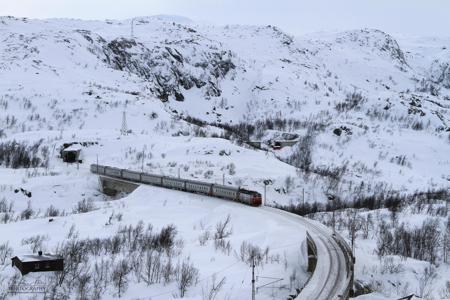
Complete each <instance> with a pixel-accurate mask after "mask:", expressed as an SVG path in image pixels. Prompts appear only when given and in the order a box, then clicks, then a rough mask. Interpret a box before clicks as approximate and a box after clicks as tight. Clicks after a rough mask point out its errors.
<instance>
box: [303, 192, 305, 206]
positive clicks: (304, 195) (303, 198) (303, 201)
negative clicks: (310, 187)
mask: <svg viewBox="0 0 450 300" xmlns="http://www.w3.org/2000/svg"><path fill="white" fill-rule="evenodd" d="M304 206H305V188H303V207H304Z"/></svg>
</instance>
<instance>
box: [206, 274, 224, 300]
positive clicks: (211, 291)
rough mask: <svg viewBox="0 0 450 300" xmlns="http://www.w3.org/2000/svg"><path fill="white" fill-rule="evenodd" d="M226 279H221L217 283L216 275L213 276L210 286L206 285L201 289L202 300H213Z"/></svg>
mask: <svg viewBox="0 0 450 300" xmlns="http://www.w3.org/2000/svg"><path fill="white" fill-rule="evenodd" d="M225 282H226V277H223V278H222V279H221V280H219V282H217V278H216V275H213V277H212V279H211V284H209V283H207V284H206V286H205V287H204V288H202V298H203V300H215V299H216V297H217V295H218V294H219V293H220V290H221V289H222V287H223V286H224V285H225Z"/></svg>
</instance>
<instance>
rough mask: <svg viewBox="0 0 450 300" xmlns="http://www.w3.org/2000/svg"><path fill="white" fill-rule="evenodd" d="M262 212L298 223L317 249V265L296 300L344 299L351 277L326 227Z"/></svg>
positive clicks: (266, 208)
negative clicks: (306, 231) (304, 229)
mask: <svg viewBox="0 0 450 300" xmlns="http://www.w3.org/2000/svg"><path fill="white" fill-rule="evenodd" d="M262 209H263V210H265V211H267V212H269V213H272V214H277V215H283V216H284V217H285V218H287V219H290V220H292V221H293V222H296V223H297V224H298V223H301V224H303V226H304V227H305V228H308V229H309V233H310V234H311V236H312V238H313V240H314V242H315V244H316V247H317V265H316V269H315V270H314V273H313V274H312V276H311V278H310V279H309V281H308V284H307V285H306V286H305V288H304V289H303V290H302V292H301V293H300V294H299V295H298V296H297V298H296V299H297V300H322V299H323V300H332V299H347V295H346V294H347V293H346V291H347V288H348V286H349V284H350V278H351V274H349V272H348V270H349V268H348V267H349V266H347V264H348V262H347V259H346V256H345V253H344V250H342V249H341V247H340V246H339V244H338V242H337V241H336V239H335V238H334V237H333V233H332V232H331V230H330V229H328V228H327V227H326V226H324V225H322V224H320V223H318V222H316V221H311V220H308V219H306V218H303V217H301V216H297V215H295V214H292V213H289V212H285V211H282V210H279V209H274V208H269V207H263V208H262Z"/></svg>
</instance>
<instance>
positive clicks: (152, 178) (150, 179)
mask: <svg viewBox="0 0 450 300" xmlns="http://www.w3.org/2000/svg"><path fill="white" fill-rule="evenodd" d="M162 178H163V177H162V176H159V175H154V174H147V173H142V175H141V181H142V182H143V183H148V184H151V185H160V186H161V185H162Z"/></svg>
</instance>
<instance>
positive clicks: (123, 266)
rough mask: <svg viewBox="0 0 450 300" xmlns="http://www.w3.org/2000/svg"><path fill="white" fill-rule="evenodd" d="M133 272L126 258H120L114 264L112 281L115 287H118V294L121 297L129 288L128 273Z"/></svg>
mask: <svg viewBox="0 0 450 300" xmlns="http://www.w3.org/2000/svg"><path fill="white" fill-rule="evenodd" d="M130 272H131V268H130V265H129V263H128V260H127V259H126V258H124V259H121V260H119V261H118V262H117V263H116V264H114V266H113V269H112V273H111V281H112V283H113V285H114V287H115V288H116V289H117V296H118V297H119V298H120V297H122V296H123V293H124V292H125V291H126V290H127V288H128V283H129V278H128V274H129V273H130Z"/></svg>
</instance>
